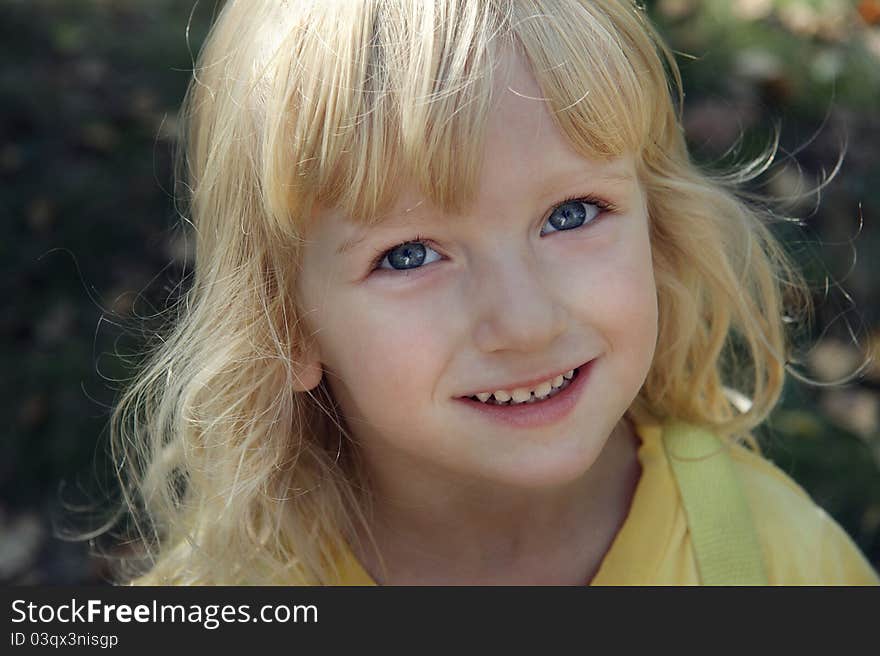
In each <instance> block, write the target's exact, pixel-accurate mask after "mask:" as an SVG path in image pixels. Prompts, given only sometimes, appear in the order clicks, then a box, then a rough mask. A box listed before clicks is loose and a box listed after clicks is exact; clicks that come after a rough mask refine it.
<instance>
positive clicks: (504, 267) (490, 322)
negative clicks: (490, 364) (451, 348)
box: [471, 248, 568, 353]
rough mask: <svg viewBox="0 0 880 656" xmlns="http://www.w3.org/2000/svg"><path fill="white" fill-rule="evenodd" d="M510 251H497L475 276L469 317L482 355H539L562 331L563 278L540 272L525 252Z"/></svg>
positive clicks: (565, 315) (564, 323)
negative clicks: (506, 353)
mask: <svg viewBox="0 0 880 656" xmlns="http://www.w3.org/2000/svg"><path fill="white" fill-rule="evenodd" d="M516 250H517V249H513V248H508V249H504V248H497V249H496V250H495V252H494V253H493V254H492V255H491V256H486V257H490V259H488V260H486V259H484V260H483V262H484V265H485V266H484V267H482V268H481V269H480V271H479V274H478V275H477V277H476V280H477V281H478V282H477V283H475V288H474V294H473V296H472V298H473V304H472V308H473V310H472V312H471V316H472V317H474V320H475V322H476V323H475V341H476V345H477V347H478V348H479V349H480V350H482V351H484V352H492V351H505V350H506V351H521V352H523V353H529V352H532V353H540V352H542V351H547V350H549V349H550V347H551V345H552V344H553V342H554V341H555V340H556V339H557V338H559V336H560V335H562V334H563V333H564V331H565V329H566V322H567V318H568V313H567V311H566V309H565V306H564V305H563V300H564V298H565V294H566V288H565V280H562V279H556V278H555V276H553V275H551V273H550V272H548V271H546V270H543V269H542V268H541V266H540V264H539V262H538V261H537V259H536V258H535V257H534V256H533V254H531V253H529V252H528V251H527V250H525V252H519V253H517V252H515V251H516ZM557 271H558V269H557Z"/></svg>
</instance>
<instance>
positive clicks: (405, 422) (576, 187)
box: [297, 58, 657, 488]
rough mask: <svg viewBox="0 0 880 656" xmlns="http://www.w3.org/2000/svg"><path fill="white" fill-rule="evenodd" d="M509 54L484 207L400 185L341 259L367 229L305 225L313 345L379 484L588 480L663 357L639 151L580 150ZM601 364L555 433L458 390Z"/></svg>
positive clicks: (302, 285) (523, 484) (485, 173)
mask: <svg viewBox="0 0 880 656" xmlns="http://www.w3.org/2000/svg"><path fill="white" fill-rule="evenodd" d="M507 63H509V64H510V65H511V67H512V68H511V69H510V72H511V76H510V78H509V80H508V82H507V83H505V84H503V85H502V86H500V87H499V88H498V96H497V98H498V100H497V101H496V102H497V106H496V108H495V109H494V110H493V112H492V113H491V118H490V119H489V128H488V137H487V143H486V153H485V155H486V157H485V163H484V165H483V169H482V173H481V179H480V185H479V187H478V192H477V197H476V199H475V201H474V203H473V204H472V205H471V206H470V207H469V208H468V209H466V210H465V211H464V212H463V213H462V214H461V215H456V216H444V215H442V213H441V212H440V211H439V210H438V209H436V208H435V207H432V206H431V205H430V204H429V202H428V201H427V200H425V199H423V198H422V197H421V196H420V194H419V192H418V190H417V189H414V188H412V186H409V185H406V184H405V183H402V184H401V195H400V197H399V200H398V202H397V204H396V206H395V208H394V209H393V211H392V212H391V214H390V215H389V218H388V220H387V221H386V222H385V223H383V224H382V225H380V226H379V227H375V228H369V229H367V230H368V231H367V232H366V233H365V234H366V238H365V239H364V240H363V241H362V242H360V243H358V244H357V245H356V246H354V247H353V248H352V249H351V250H350V251H348V252H346V253H344V254H338V253H337V249H338V248H339V247H340V245H341V244H342V243H343V242H344V241H346V240H348V239H351V238H354V237H357V236H360V234H361V230H362V229H361V228H359V227H358V226H356V225H355V224H354V223H353V222H351V221H350V220H348V219H347V217H345V216H342V215H341V214H339V213H338V212H334V211H326V212H322V213H321V214H320V215H319V216H318V220H317V221H315V223H314V225H313V228H312V229H311V233H310V234H308V235H307V236H306V237H307V244H306V246H305V250H304V254H303V268H302V272H301V276H300V279H299V283H298V285H299V288H298V290H297V291H298V293H299V295H300V299H301V300H302V301H303V303H304V307H305V308H306V315H305V317H304V319H303V320H304V321H305V322H306V326H307V328H308V332H310V333H314V336H315V343H316V347H317V348H316V350H315V351H314V352H313V354H312V356H313V358H314V362H320V363H321V365H322V366H323V370H324V372H325V375H327V377H328V384H329V386H330V390H331V392H332V394H333V396H334V398H335V399H336V401H337V402H338V404H339V406H340V409H341V411H342V412H343V414H344V416H345V419H346V422H347V426H348V428H349V430H350V432H351V434H352V435H353V437H354V438H355V439H356V440H357V442H358V443H359V445H360V448H361V449H362V451H363V454H364V457H365V461H366V463H367V466H368V468H369V470H370V471H371V474H372V475H373V476H374V477H376V479H377V480H378V481H379V482H380V484H381V483H382V482H385V483H387V484H389V485H394V483H395V482H401V481H407V480H409V481H418V482H419V484H426V483H427V482H429V481H433V482H438V483H461V482H463V481H470V482H479V481H484V482H486V483H489V482H491V483H493V484H496V485H497V484H501V485H506V486H516V487H519V488H538V487H549V486H557V485H562V484H565V483H570V482H573V481H574V480H575V479H577V478H578V477H579V476H582V475H583V474H584V473H585V472H586V471H587V470H589V468H590V467H591V465H592V464H593V462H594V461H595V460H596V458H597V457H598V455H599V453H600V451H601V450H602V447H603V446H604V444H605V442H606V440H607V439H608V436H609V435H610V434H611V432H612V431H613V429H614V428H615V426H616V425H617V423H618V422H619V421H620V420H621V418H622V416H623V414H624V413H625V411H626V410H627V408H628V407H629V405H630V403H631V402H632V401H633V399H634V398H635V397H636V395H637V393H638V391H639V389H640V388H641V386H642V384H643V382H644V381H645V378H646V376H647V374H648V369H649V367H650V365H651V360H652V358H653V355H654V348H655V343H656V339H657V297H656V289H655V286H654V276H653V269H652V263H651V250H650V242H649V238H648V216H647V210H646V205H645V197H644V193H643V190H642V188H641V185H640V184H639V183H638V181H637V179H636V172H635V169H634V162H633V160H632V158H631V157H629V156H626V157H620V158H618V159H615V160H612V161H593V160H589V159H584V158H582V157H580V156H579V155H577V154H576V153H575V152H574V151H573V150H572V149H571V147H570V146H569V145H568V143H567V142H566V141H565V139H564V138H563V136H562V134H561V133H560V132H559V131H558V130H557V129H556V128H555V126H554V125H553V123H552V121H551V118H550V114H549V113H548V108H547V106H546V104H545V103H544V102H543V101H540V100H538V99H539V98H540V97H541V95H542V94H541V91H540V89H539V88H538V86H537V83H536V81H535V80H534V78H533V77H532V76H531V73H530V72H529V70H528V69H527V68H526V67H525V66H524V65H523V63H522V62H521V61H519V60H517V59H515V58H509V59H508V60H507ZM622 111H625V108H623V109H622ZM585 197H590V198H591V199H592V200H591V201H590V202H587V203H585V204H584V205H581V204H579V203H570V202H568V203H567V199H571V198H575V199H583V198H585ZM595 203H598V204H599V205H601V204H602V203H605V204H607V205H611V206H613V208H614V209H611V210H607V211H605V210H602V209H600V208H599V207H598V206H597V205H596V204H595ZM556 209H559V211H558V212H556V219H555V220H554V221H553V222H551V221H550V220H549V219H550V216H551V214H553V213H554V210H556ZM597 209H598V214H597V213H596V210H597ZM594 215H595V216H594ZM562 216H569V217H575V219H574V222H573V223H572V222H571V221H569V223H567V224H566V223H560V222H559V218H560V217H562ZM580 218H583V221H580ZM566 225H568V226H575V227H569V228H567V229H562V228H560V227H559V226H562V227H564V226H566ZM416 240H418V241H417V244H415V245H413V244H410V245H409V246H402V244H405V243H406V242H412V241H416ZM378 251H382V252H384V254H385V257H381V261H380V262H379V263H378V264H377V265H376V268H375V270H374V267H373V261H374V259H375V257H376V256H377V252H378ZM590 360H595V361H594V362H593V363H592V366H591V370H590V373H589V378H588V379H587V384H586V387H585V388H584V389H583V391H582V393H581V395H580V398H579V401H578V403H577V405H576V406H575V407H574V410H573V411H572V412H571V413H570V414H569V415H568V416H566V417H565V418H564V419H563V420H562V421H559V422H556V423H554V424H552V425H549V426H544V427H539V428H518V427H511V426H505V425H502V424H500V423H497V422H494V421H492V420H489V419H487V418H485V417H484V416H483V413H481V412H477V411H475V410H474V409H473V408H471V407H468V406H467V405H466V402H464V401H462V400H460V399H459V397H461V396H463V395H470V394H473V393H475V392H476V391H482V390H485V391H494V390H496V389H499V388H501V389H511V388H510V387H509V386H507V387H505V385H504V383H515V382H519V381H529V380H532V379H534V378H536V377H538V376H542V375H543V374H545V373H550V372H560V371H566V370H568V369H572V368H574V367H577V366H578V365H580V364H582V363H585V362H588V361H590Z"/></svg>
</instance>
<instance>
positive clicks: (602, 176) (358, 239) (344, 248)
mask: <svg viewBox="0 0 880 656" xmlns="http://www.w3.org/2000/svg"><path fill="white" fill-rule="evenodd" d="M593 179H594V180H601V181H603V182H612V183H614V182H616V183H626V182H632V181H633V175H632V174H631V173H625V172H620V171H605V172H603V173H598V174H596V175H595V176H593ZM369 236H370V233H369V231H368V230H366V229H365V228H363V227H362V228H361V229H360V230H359V231H358V232H357V233H356V234H355V235H354V236H352V237H349V238H348V239H346V240H344V241H343V242H342V243H341V244H340V245H339V247H338V248H337V249H336V254H337V255H344V254H345V253H348V252H349V251H350V250H352V249H354V248H355V247H357V246H358V245H359V244H361V243H362V242H364V241H365V240H366V239H367V238H368V237H369Z"/></svg>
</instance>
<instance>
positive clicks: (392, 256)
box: [370, 196, 617, 271]
mask: <svg viewBox="0 0 880 656" xmlns="http://www.w3.org/2000/svg"><path fill="white" fill-rule="evenodd" d="M616 209H617V208H616V207H614V205H612V204H611V203H609V202H607V201H604V200H601V199H599V198H594V197H592V196H587V197H585V198H581V197H577V198H569V199H567V200H564V201H562V202H561V203H559V204H558V205H556V206H555V207H554V208H553V211H551V212H550V214H549V216H548V217H547V219H546V221H548V222H549V223H550V225H551V226H553V230H552V231H550V232H564V231H566V230H575V229H577V228H580V227H581V226H583V225H590V224H592V223H594V222H595V221H596V220H597V219H598V218H599V216H600V215H602V214H603V213H614V212H615V211H616ZM545 234H548V233H547V232H544V231H543V230H542V231H541V235H542V236H543V235H545ZM427 243H428V242H425V241H423V238H422V236H421V235H418V236H416V238H415V239H412V240H410V241H407V242H404V243H402V244H398V245H397V246H394V247H392V248H390V249H387V250H379V251H377V252H376V257H374V258H373V262H372V265H371V269H370V270H371V271H375V270H379V269H386V270H389V269H390V270H391V271H406V270H408V269H415V268H419V267H421V266H422V265H423V264H430V263H431V262H435V261H436V260H431V261H430V262H428V261H426V260H425V255H426V251H427V250H428V249H430V247H428V246H426V244H427ZM430 250H433V249H430ZM434 252H435V253H436V251H434ZM438 259H439V258H438ZM385 260H388V263H389V264H391V267H380V266H379V265H380V264H382V263H384V261H385Z"/></svg>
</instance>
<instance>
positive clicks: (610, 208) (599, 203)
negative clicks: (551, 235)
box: [370, 195, 617, 271]
mask: <svg viewBox="0 0 880 656" xmlns="http://www.w3.org/2000/svg"><path fill="white" fill-rule="evenodd" d="M568 203H585V204H587V205H595V206H596V207H597V208H599V214H597V215H596V216H595V218H593V220H592V221H590V222H589V223H584V224H582V225H580V226H578V227H577V228H573V230H579V229H581V228H586V227H589V226H591V225H593V224H594V223H596V222H597V221H599V220H601V219H602V217H603V216H605V215H606V214H614V213H615V212H616V211H617V206H616V205H614V203H610V202H608V201H606V200H604V199H602V198H597V197H596V196H592V195H587V196H572V197H571V198H566V199H565V200H563V201H560V202H559V203H557V204H556V205H554V206H553V208H552V209H551V210H550V214H552V213H553V210H555V209H556V208H558V207H561V206H563V205H567V204H568ZM550 214H548V215H547V216H546V217H545V218H544V221H546V220H547V219H548V218H549V217H550ZM558 232H569V231H568V230H559V231H558ZM417 242H422V243H425V244H429V245H430V243H431V242H430V241H429V240H425V239H424V237H422V235H420V234H418V235H416V237H415V239H408V240H407V241H402V242H400V243H399V244H394V245H393V246H391V248H381V249H379V250H378V251H376V254H375V255H374V256H373V260H372V263H371V264H370V271H378V270H380V269H379V268H378V267H379V265H380V264H381V263H382V260H384V259H385V257H386V256H387V255H388V254H389V253H390V252H391V251H393V250H394V249H395V248H397V247H398V246H403V245H404V244H412V243H417ZM388 271H396V269H389V270H388Z"/></svg>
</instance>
